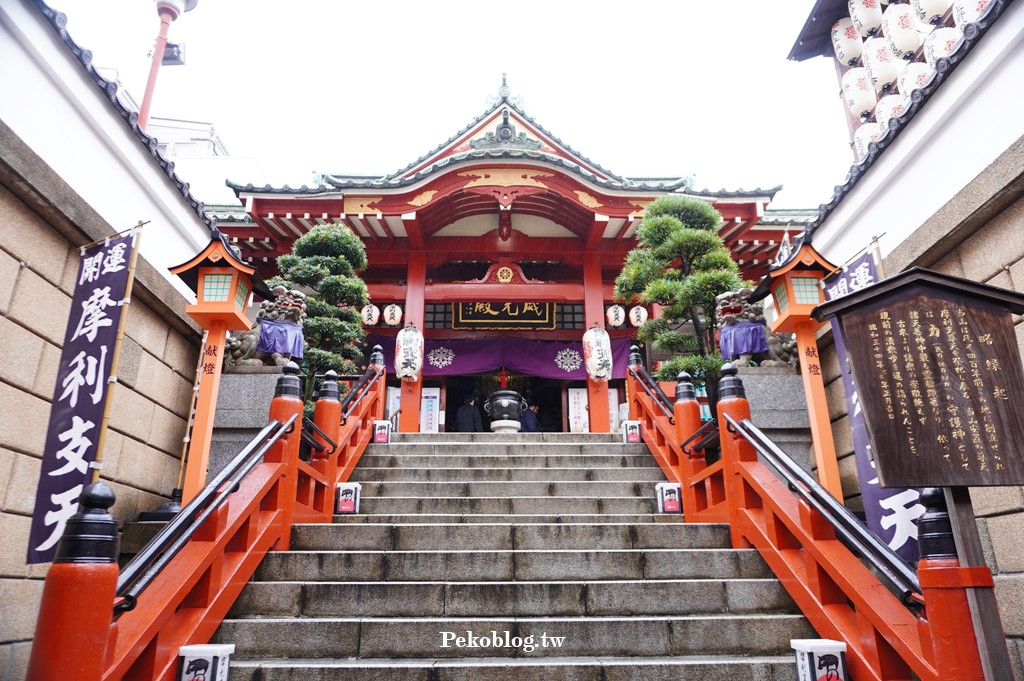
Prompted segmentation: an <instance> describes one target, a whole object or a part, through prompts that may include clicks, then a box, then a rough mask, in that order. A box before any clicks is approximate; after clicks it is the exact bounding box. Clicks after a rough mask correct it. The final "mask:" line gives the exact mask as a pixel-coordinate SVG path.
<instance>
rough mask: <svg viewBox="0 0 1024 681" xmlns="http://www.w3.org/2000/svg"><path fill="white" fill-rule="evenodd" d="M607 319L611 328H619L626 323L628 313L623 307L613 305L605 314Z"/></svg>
mask: <svg viewBox="0 0 1024 681" xmlns="http://www.w3.org/2000/svg"><path fill="white" fill-rule="evenodd" d="M604 317H605V319H607V320H608V325H609V326H614V327H615V328H618V327H620V326H622V325H623V324H625V323H626V311H625V310H624V309H622V306H621V305H612V306H611V307H609V308H608V309H607V310H605V313H604Z"/></svg>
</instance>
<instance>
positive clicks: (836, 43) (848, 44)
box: [832, 17, 864, 66]
mask: <svg viewBox="0 0 1024 681" xmlns="http://www.w3.org/2000/svg"><path fill="white" fill-rule="evenodd" d="M863 43H864V41H863V40H861V38H860V34H859V33H857V29H856V28H854V27H853V19H851V18H850V17H843V18H842V19H840V20H839V21H837V22H836V23H834V24H832V49H833V50H834V51H835V53H836V59H838V60H839V63H841V64H845V65H846V66H853V65H855V64H856V63H857V62H858V61H860V51H861V46H862V45H863Z"/></svg>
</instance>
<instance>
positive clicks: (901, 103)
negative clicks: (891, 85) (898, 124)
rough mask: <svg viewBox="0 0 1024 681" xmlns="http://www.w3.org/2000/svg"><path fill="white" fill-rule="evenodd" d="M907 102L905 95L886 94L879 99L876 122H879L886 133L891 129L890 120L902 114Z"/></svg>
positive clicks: (876, 107) (876, 108)
mask: <svg viewBox="0 0 1024 681" xmlns="http://www.w3.org/2000/svg"><path fill="white" fill-rule="evenodd" d="M906 106H907V102H906V100H905V99H903V95H886V96H885V97H882V98H881V99H879V100H878V104H877V105H875V122H877V123H878V125H879V126H881V128H882V132H883V133H884V132H885V131H886V130H888V129H889V121H891V120H892V119H893V118H896V117H898V116H900V115H901V114H902V113H903V112H904V110H905V109H906Z"/></svg>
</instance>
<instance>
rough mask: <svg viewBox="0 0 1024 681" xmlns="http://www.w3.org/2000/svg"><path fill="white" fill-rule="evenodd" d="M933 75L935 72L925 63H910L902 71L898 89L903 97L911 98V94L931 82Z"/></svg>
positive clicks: (897, 83)
mask: <svg viewBox="0 0 1024 681" xmlns="http://www.w3.org/2000/svg"><path fill="white" fill-rule="evenodd" d="M933 73H935V70H934V69H933V68H932V67H931V66H928V64H925V63H924V62H920V61H912V62H908V63H907V65H906V66H905V67H903V70H902V71H900V75H899V78H897V79H896V89H898V90H899V91H900V94H901V95H903V96H904V97H906V98H909V97H910V93H911V92H913V91H914V90H916V89H918V88H922V87H924V86H925V84H927V83H928V81H929V80H931V77H932V74H933Z"/></svg>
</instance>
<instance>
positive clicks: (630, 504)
mask: <svg viewBox="0 0 1024 681" xmlns="http://www.w3.org/2000/svg"><path fill="white" fill-rule="evenodd" d="M359 510H360V511H362V512H363V513H491V514H493V513H512V514H518V513H528V514H561V513H654V512H655V511H657V510H658V504H657V500H656V499H655V498H654V496H653V495H651V496H650V497H635V496H629V497H602V498H598V497H548V496H544V497H505V496H501V497H363V498H362V500H361V501H360V507H359Z"/></svg>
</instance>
